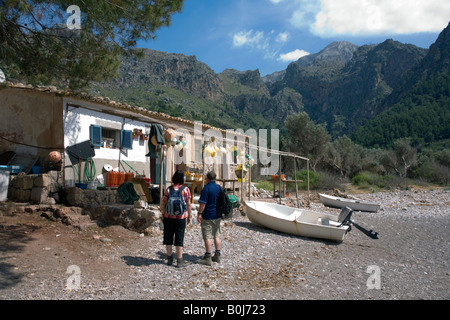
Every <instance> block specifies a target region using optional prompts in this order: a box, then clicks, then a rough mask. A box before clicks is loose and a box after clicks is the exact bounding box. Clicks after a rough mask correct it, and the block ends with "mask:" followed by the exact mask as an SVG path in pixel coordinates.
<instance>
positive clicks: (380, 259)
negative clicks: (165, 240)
mask: <svg viewBox="0 0 450 320" xmlns="http://www.w3.org/2000/svg"><path fill="white" fill-rule="evenodd" d="M302 197H304V195H303V196H302ZM358 197H359V198H361V199H365V200H371V201H375V202H379V203H381V210H380V211H379V212H378V213H365V212H356V213H354V215H353V218H354V220H355V221H356V222H358V223H359V224H361V225H362V226H364V227H366V228H368V229H373V230H375V231H377V232H379V234H380V239H378V240H373V239H370V238H369V237H367V236H366V235H364V234H363V233H361V232H360V231H359V230H357V229H356V228H353V230H352V231H351V232H350V233H349V234H347V236H346V238H345V240H344V241H343V242H342V243H333V242H329V241H323V240H315V239H309V238H302V237H296V236H291V235H287V234H283V233H280V232H276V231H272V230H269V229H265V228H261V227H258V226H255V225H253V224H252V223H251V222H250V221H249V220H248V219H247V217H245V216H238V217H236V218H233V220H231V221H226V222H223V236H222V242H223V249H222V261H221V263H220V264H217V263H214V264H213V266H212V267H208V266H203V265H199V264H198V263H197V260H199V259H200V258H201V257H202V255H203V253H204V247H203V242H202V239H201V234H200V233H201V232H200V227H199V226H198V224H197V225H191V226H189V227H188V230H187V232H186V238H185V251H184V258H185V260H186V262H187V265H186V267H185V268H182V269H179V268H176V267H175V266H167V265H166V263H165V248H164V247H163V246H162V244H161V243H162V236H153V237H151V236H146V235H143V234H138V233H136V232H132V231H129V230H127V229H124V228H123V227H120V226H95V227H91V228H88V229H87V230H83V231H80V230H78V229H76V228H74V227H71V226H66V225H64V224H63V223H61V222H60V221H56V222H54V221H50V220H48V219H46V218H43V217H41V216H40V215H36V214H30V213H27V212H21V213H9V214H6V213H5V212H4V213H3V214H1V215H0V299H3V300H5V299H6V300H8V299H55V300H59V299H64V300H66V299H83V300H86V299H93V300H97V299H157V300H163V299H164V300H166V299H167V300H175V299H177V300H178V299H182V300H191V299H195V300H203V299H208V300H226V301H231V300H297V299H302V300H303V299H305V300H306V299H307V300H309V299H333V300H334V299H363V300H369V299H375V300H384V299H425V300H438V299H439V300H440V299H443V300H448V299H449V298H450V290H449V288H450V286H449V284H450V268H449V257H450V255H449V253H450V246H449V244H450V233H449V232H450V230H449V226H450V220H449V213H450V191H445V190H442V189H435V190H423V189H415V188H413V189H412V190H408V191H394V192H377V193H370V194H360V195H358ZM310 207H311V208H312V209H314V210H321V211H327V212H330V213H333V214H338V212H339V211H338V210H337V209H331V208H325V207H324V206H323V205H322V204H321V203H320V202H319V201H318V197H317V194H313V195H312V202H311V204H310ZM378 280H379V281H378Z"/></svg>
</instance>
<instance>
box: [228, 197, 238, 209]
mask: <svg viewBox="0 0 450 320" xmlns="http://www.w3.org/2000/svg"><path fill="white" fill-rule="evenodd" d="M228 199H230V203H231V208H233V209H236V208H239V206H240V205H241V204H240V203H239V198H238V197H236V196H235V195H233V194H229V195H228Z"/></svg>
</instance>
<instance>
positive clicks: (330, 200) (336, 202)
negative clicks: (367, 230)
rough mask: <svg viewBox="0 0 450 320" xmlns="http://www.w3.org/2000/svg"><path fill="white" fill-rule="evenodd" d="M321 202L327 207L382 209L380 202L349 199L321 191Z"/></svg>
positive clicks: (371, 210) (364, 209)
mask: <svg viewBox="0 0 450 320" xmlns="http://www.w3.org/2000/svg"><path fill="white" fill-rule="evenodd" d="M319 197H320V202H322V203H323V204H324V205H325V206H327V207H333V208H344V207H349V208H351V209H353V210H355V211H367V212H377V211H378V209H380V205H379V204H378V203H373V202H367V201H364V200H359V199H347V198H339V197H334V196H330V195H327V194H323V193H319Z"/></svg>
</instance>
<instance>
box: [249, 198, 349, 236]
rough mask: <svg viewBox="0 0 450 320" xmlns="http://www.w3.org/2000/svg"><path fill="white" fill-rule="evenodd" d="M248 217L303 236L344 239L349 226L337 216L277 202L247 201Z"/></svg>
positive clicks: (255, 221) (269, 226)
mask: <svg viewBox="0 0 450 320" xmlns="http://www.w3.org/2000/svg"><path fill="white" fill-rule="evenodd" d="M245 211H246V214H247V217H248V219H249V220H250V221H251V222H252V223H254V224H256V225H259V226H263V227H266V228H269V229H273V230H276V231H280V232H284V233H288V234H293V235H297V236H301V237H309V238H317V239H326V240H330V241H339V242H341V241H343V240H344V238H345V235H346V233H347V232H348V228H349V227H348V226H340V223H339V222H338V221H337V217H335V216H332V215H328V214H324V213H319V212H315V211H312V210H306V209H297V208H291V207H287V206H282V205H279V204H275V203H268V202H262V201H246V202H245Z"/></svg>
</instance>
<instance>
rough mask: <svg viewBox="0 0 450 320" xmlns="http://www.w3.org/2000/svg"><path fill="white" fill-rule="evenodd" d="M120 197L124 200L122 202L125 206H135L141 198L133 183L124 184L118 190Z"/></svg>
mask: <svg viewBox="0 0 450 320" xmlns="http://www.w3.org/2000/svg"><path fill="white" fill-rule="evenodd" d="M117 192H118V193H119V195H120V197H121V198H122V202H123V203H125V204H133V203H134V202H135V201H137V200H139V199H140V196H139V195H138V194H137V193H136V190H134V186H133V183H131V182H124V183H122V184H121V185H120V186H119V188H118V189H117Z"/></svg>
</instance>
